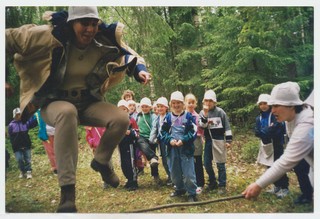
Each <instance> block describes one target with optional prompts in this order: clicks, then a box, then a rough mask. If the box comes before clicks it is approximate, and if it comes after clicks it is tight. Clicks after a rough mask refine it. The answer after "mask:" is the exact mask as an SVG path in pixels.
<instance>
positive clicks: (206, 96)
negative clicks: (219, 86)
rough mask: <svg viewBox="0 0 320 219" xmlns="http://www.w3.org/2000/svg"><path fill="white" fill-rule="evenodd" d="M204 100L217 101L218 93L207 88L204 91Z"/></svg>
mask: <svg viewBox="0 0 320 219" xmlns="http://www.w3.org/2000/svg"><path fill="white" fill-rule="evenodd" d="M204 100H212V101H213V102H217V95H216V93H215V92H214V91H213V90H207V91H206V92H205V93H204V97H203V101H204Z"/></svg>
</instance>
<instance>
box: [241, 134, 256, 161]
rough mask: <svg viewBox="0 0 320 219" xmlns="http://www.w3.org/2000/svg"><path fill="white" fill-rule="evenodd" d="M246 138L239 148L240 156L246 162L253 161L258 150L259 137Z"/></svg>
mask: <svg viewBox="0 0 320 219" xmlns="http://www.w3.org/2000/svg"><path fill="white" fill-rule="evenodd" d="M248 140H249V141H248V142H246V143H245V144H244V145H243V147H242V149H241V157H242V159H243V160H245V161H246V162H248V163H254V162H255V161H256V160H257V156H258V152H259V139H258V138H252V139H248Z"/></svg>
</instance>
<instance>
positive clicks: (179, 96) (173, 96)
mask: <svg viewBox="0 0 320 219" xmlns="http://www.w3.org/2000/svg"><path fill="white" fill-rule="evenodd" d="M172 100H177V101H181V102H184V97H183V94H182V93H181V92H180V91H175V92H173V93H172V94H171V96H170V101H172Z"/></svg>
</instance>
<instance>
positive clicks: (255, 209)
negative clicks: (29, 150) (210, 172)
mask: <svg viewBox="0 0 320 219" xmlns="http://www.w3.org/2000/svg"><path fill="white" fill-rule="evenodd" d="M238 139H240V140H237V139H236V140H235V141H234V144H233V149H232V151H229V152H228V162H227V180H228V182H227V183H228V186H227V190H228V192H227V194H225V195H218V194H217V193H216V192H215V191H212V192H205V191H204V192H203V193H202V194H201V195H199V196H198V198H199V201H205V200H211V199H218V198H222V197H228V196H236V195H240V194H241V192H242V191H243V190H244V189H245V188H246V186H247V185H248V184H249V183H251V182H253V181H255V179H257V177H258V176H260V175H261V174H262V173H263V172H264V167H262V166H259V165H257V164H254V163H246V162H244V161H243V160H242V158H241V155H240V151H241V145H242V143H243V142H242V140H241V139H244V138H238ZM253 156H255V155H253ZM92 158H93V154H92V151H91V150H90V149H89V147H88V146H87V145H85V144H80V145H79V161H78V169H77V184H76V205H77V208H78V212H79V213H125V212H128V211H132V210H137V209H145V208H150V207H155V206H158V205H164V204H170V203H176V202H186V197H179V198H170V197H169V194H170V193H171V192H172V191H173V188H172V187H169V186H158V185H155V184H154V183H153V180H152V177H151V175H150V168H148V167H146V168H145V174H144V175H142V176H139V179H138V183H139V189H138V190H136V191H133V192H128V191H126V190H125V189H124V188H123V185H124V184H125V181H126V180H125V178H124V176H123V174H122V172H121V169H120V161H119V155H118V152H117V150H116V152H115V153H114V156H113V162H114V166H115V168H116V172H117V174H118V176H119V177H120V180H121V185H120V186H119V187H118V188H116V189H115V188H108V189H103V187H102V181H101V177H100V175H99V174H97V173H96V172H94V171H93V170H92V169H91V168H90V161H91V159H92ZM32 168H33V178H32V179H29V180H27V179H19V178H18V176H19V171H18V168H17V165H16V161H15V160H14V158H13V156H12V158H11V160H10V168H9V169H8V171H7V174H6V181H5V209H6V212H8V213H9V212H10V213H38V212H42V213H52V212H55V210H56V208H57V206H58V204H59V201H60V200H59V198H60V189H59V186H58V181H57V177H56V176H55V175H53V174H52V173H51V171H50V165H49V161H48V158H47V156H46V155H45V154H39V153H37V154H35V153H33V155H32ZM159 172H160V177H161V178H162V179H163V180H165V172H164V169H163V167H162V165H160V166H159ZM205 176H206V180H207V175H206V174H205ZM289 178H290V186H289V188H290V192H291V193H290V194H289V195H288V196H287V197H285V198H284V199H277V198H276V197H275V196H274V195H272V194H269V193H266V192H265V190H264V191H263V192H262V194H261V195H260V196H259V198H258V200H257V201H249V200H246V199H235V200H231V201H223V202H217V203H212V204H206V205H200V206H189V207H176V208H166V209H162V210H157V211H154V212H151V213H313V206H312V205H301V206H296V205H294V204H293V200H294V199H295V198H296V197H297V196H298V195H299V194H300V190H299V185H298V182H297V179H296V176H295V174H294V173H293V172H290V173H289Z"/></svg>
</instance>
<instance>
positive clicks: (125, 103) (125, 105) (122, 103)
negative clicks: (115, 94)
mask: <svg viewBox="0 0 320 219" xmlns="http://www.w3.org/2000/svg"><path fill="white" fill-rule="evenodd" d="M117 106H118V107H120V106H124V107H126V108H127V109H129V103H128V102H127V101H125V100H120V101H119V102H118V105H117Z"/></svg>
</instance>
